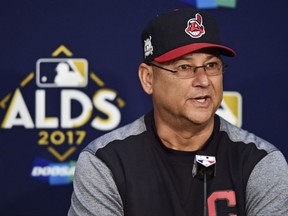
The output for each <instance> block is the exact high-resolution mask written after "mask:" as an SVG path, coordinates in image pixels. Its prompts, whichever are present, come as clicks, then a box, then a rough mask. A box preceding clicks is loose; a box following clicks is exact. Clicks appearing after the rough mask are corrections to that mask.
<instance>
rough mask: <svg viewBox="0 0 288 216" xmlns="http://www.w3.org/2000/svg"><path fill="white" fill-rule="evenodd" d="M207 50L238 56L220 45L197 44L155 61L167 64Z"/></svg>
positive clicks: (169, 53)
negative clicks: (214, 49)
mask: <svg viewBox="0 0 288 216" xmlns="http://www.w3.org/2000/svg"><path fill="white" fill-rule="evenodd" d="M205 48H217V49H218V50H219V51H220V54H221V55H224V56H228V57H233V56H235V55H236V52H235V51H234V50H232V49H231V48H229V47H226V46H222V45H218V44H211V43H195V44H189V45H185V46H182V47H178V48H176V49H174V50H171V51H169V52H166V53H164V54H163V55H161V56H159V57H156V58H155V59H154V60H155V61H156V62H167V61H172V60H174V59H177V58H179V57H181V56H183V55H186V54H188V53H191V52H195V51H198V50H201V49H205Z"/></svg>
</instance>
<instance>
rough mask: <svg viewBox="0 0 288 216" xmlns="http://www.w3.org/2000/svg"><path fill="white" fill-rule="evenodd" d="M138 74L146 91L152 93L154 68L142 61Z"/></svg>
mask: <svg viewBox="0 0 288 216" xmlns="http://www.w3.org/2000/svg"><path fill="white" fill-rule="evenodd" d="M138 76H139V79H140V82H141V85H142V88H143V89H144V91H145V92H146V93H147V94H149V95H151V94H152V92H153V89H152V82H153V71H152V68H151V67H150V66H149V65H147V64H145V63H141V64H140V65H139V68H138Z"/></svg>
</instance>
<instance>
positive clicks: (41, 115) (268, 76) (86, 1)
mask: <svg viewBox="0 0 288 216" xmlns="http://www.w3.org/2000/svg"><path fill="white" fill-rule="evenodd" d="M286 4H287V3H286V1H285V0H278V1H268V0H264V1H263V0H262V1H260V0H258V1H250V0H242V1H240V0H238V1H237V2H236V0H217V1H216V0H182V1H181V0H138V1H130V0H129V1H128V0H117V1H116V0H103V1H100V0H98V1H97V0H82V1H75V0H70V1H67V0H57V1H56V0H43V1H36V0H18V1H2V2H1V7H0V29H1V30H0V38H1V40H0V61H1V64H0V73H1V79H0V125H1V128H0V154H1V155H0V156H1V157H0V164H1V169H0V175H1V178H0V185H1V187H0V188H1V189H0V190H1V191H0V194H1V195H0V215H5V216H6V215H28V216H33V215H35V216H46V215H49V216H51V215H53V216H58V215H59V216H62V215H66V213H67V210H68V208H69V205H70V196H71V193H72V180H73V173H74V168H75V163H76V161H77V158H78V155H79V153H80V151H81V149H83V148H84V147H85V146H86V145H87V144H88V143H89V142H91V141H92V140H93V139H95V138H97V137H99V136H100V135H102V134H104V133H106V132H108V131H111V130H113V129H115V128H117V127H120V126H122V125H124V124H127V123H129V122H131V121H133V120H135V119H136V118H138V117H140V116H141V115H143V114H144V113H146V112H148V111H149V110H151V108H152V104H151V101H150V97H149V96H147V95H146V94H145V93H144V92H143V90H142V89H141V87H140V83H139V81H138V77H137V69H138V64H139V63H140V62H141V58H142V47H141V41H140V33H141V30H142V28H143V27H144V25H145V24H146V21H147V20H149V19H150V18H152V17H154V15H156V14H157V13H159V12H160V11H166V10H172V9H175V8H184V7H198V8H203V9H206V10H209V11H210V12H211V13H212V14H214V15H215V17H216V19H217V20H218V22H219V23H221V25H220V26H219V28H220V32H221V35H222V40H223V41H225V43H226V45H229V46H231V47H232V48H234V49H235V50H236V52H237V54H238V55H237V57H236V58H233V59H229V58H227V59H224V61H226V63H228V64H229V67H228V70H227V72H226V73H225V74H224V90H225V95H224V100H223V102H222V105H221V107H220V108H219V110H218V113H219V115H221V116H223V117H225V118H226V119H227V120H229V121H230V122H232V123H233V124H235V125H237V126H239V127H242V128H244V129H247V130H250V131H252V132H254V133H255V134H257V135H258V136H260V137H262V138H264V139H266V140H268V141H270V142H271V143H273V144H274V145H276V146H277V147H278V148H279V149H281V150H282V152H283V153H284V155H285V156H286V157H287V156H288V147H287V141H286V135H287V122H288V118H287V108H286V106H287V104H288V99H287V95H286V94H287V92H288V85H287V81H288V69H287V66H286V64H287V57H286V56H287V48H288V45H287V38H288V32H287V31H288V30H287V20H288V14H287V11H286V7H285V6H286ZM167 31H169V29H167ZM69 72H70V73H69Z"/></svg>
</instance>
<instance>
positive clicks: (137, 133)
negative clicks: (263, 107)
mask: <svg viewBox="0 0 288 216" xmlns="http://www.w3.org/2000/svg"><path fill="white" fill-rule="evenodd" d="M142 42H143V47H144V60H143V63H141V64H140V66H139V71H138V73H139V78H140V81H141V84H142V87H143V89H144V91H145V92H146V93H147V94H149V95H151V96H152V100H153V106H154V109H153V111H151V113H148V114H146V115H145V116H143V117H141V118H140V119H138V120H136V121H135V122H133V123H131V124H129V125H126V126H124V127H122V128H119V129H117V130H115V131H112V132H110V133H108V134H106V135H104V136H102V137H100V138H98V139H96V140H94V141H93V142H92V143H91V144H89V145H88V146H87V147H86V148H85V149H84V150H83V152H82V153H81V154H80V157H79V160H78V162H77V167H76V172H75V181H74V192H73V195H72V203H71V208H70V210H69V215H81V216H83V215H99V216H104V215H125V216H128V215H131V216H172V215H175V216H185V215H187V216H188V215H189V216H191V215H196V216H199V215H209V216H212V215H218V216H223V215H238V216H239V215H250V216H252V215H253V216H255V215H269V216H270V215H273V216H274V215H288V167H287V162H286V160H285V158H284V156H283V155H282V154H281V152H280V151H279V150H278V149H277V148H275V147H274V146H273V145H271V144H270V143H268V142H266V141H264V140H262V139H260V138H258V137H256V136H255V135H253V134H251V133H249V132H247V131H244V130H242V129H239V128H237V127H235V126H233V125H231V124H229V123H228V122H226V121H225V120H223V119H222V118H220V117H219V116H217V115H215V112H216V110H217V109H218V107H219V105H220V103H221V100H222V94H223V85H222V81H223V80H222V79H223V76H222V73H223V71H224V69H225V66H226V65H225V63H224V62H223V61H222V59H221V55H224V56H229V57H233V56H235V52H234V51H233V50H232V49H230V48H228V47H226V46H224V45H222V44H221V43H220V40H219V37H218V32H217V27H216V24H215V22H214V20H213V19H212V17H210V16H209V15H208V14H206V13H204V12H203V11H197V10H195V9H181V10H175V11H172V12H168V13H164V14H161V15H159V16H157V17H156V18H155V19H153V20H152V21H151V22H149V23H148V25H147V27H146V28H145V29H144V31H143V33H142Z"/></svg>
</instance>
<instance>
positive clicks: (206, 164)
mask: <svg viewBox="0 0 288 216" xmlns="http://www.w3.org/2000/svg"><path fill="white" fill-rule="evenodd" d="M214 176H216V158H215V156H208V155H206V154H205V152H203V153H202V152H199V153H198V155H195V158H194V163H193V168H192V177H193V178H197V179H200V180H204V214H203V215H204V216H206V215H207V179H208V180H210V179H212V178H213V177H214Z"/></svg>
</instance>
